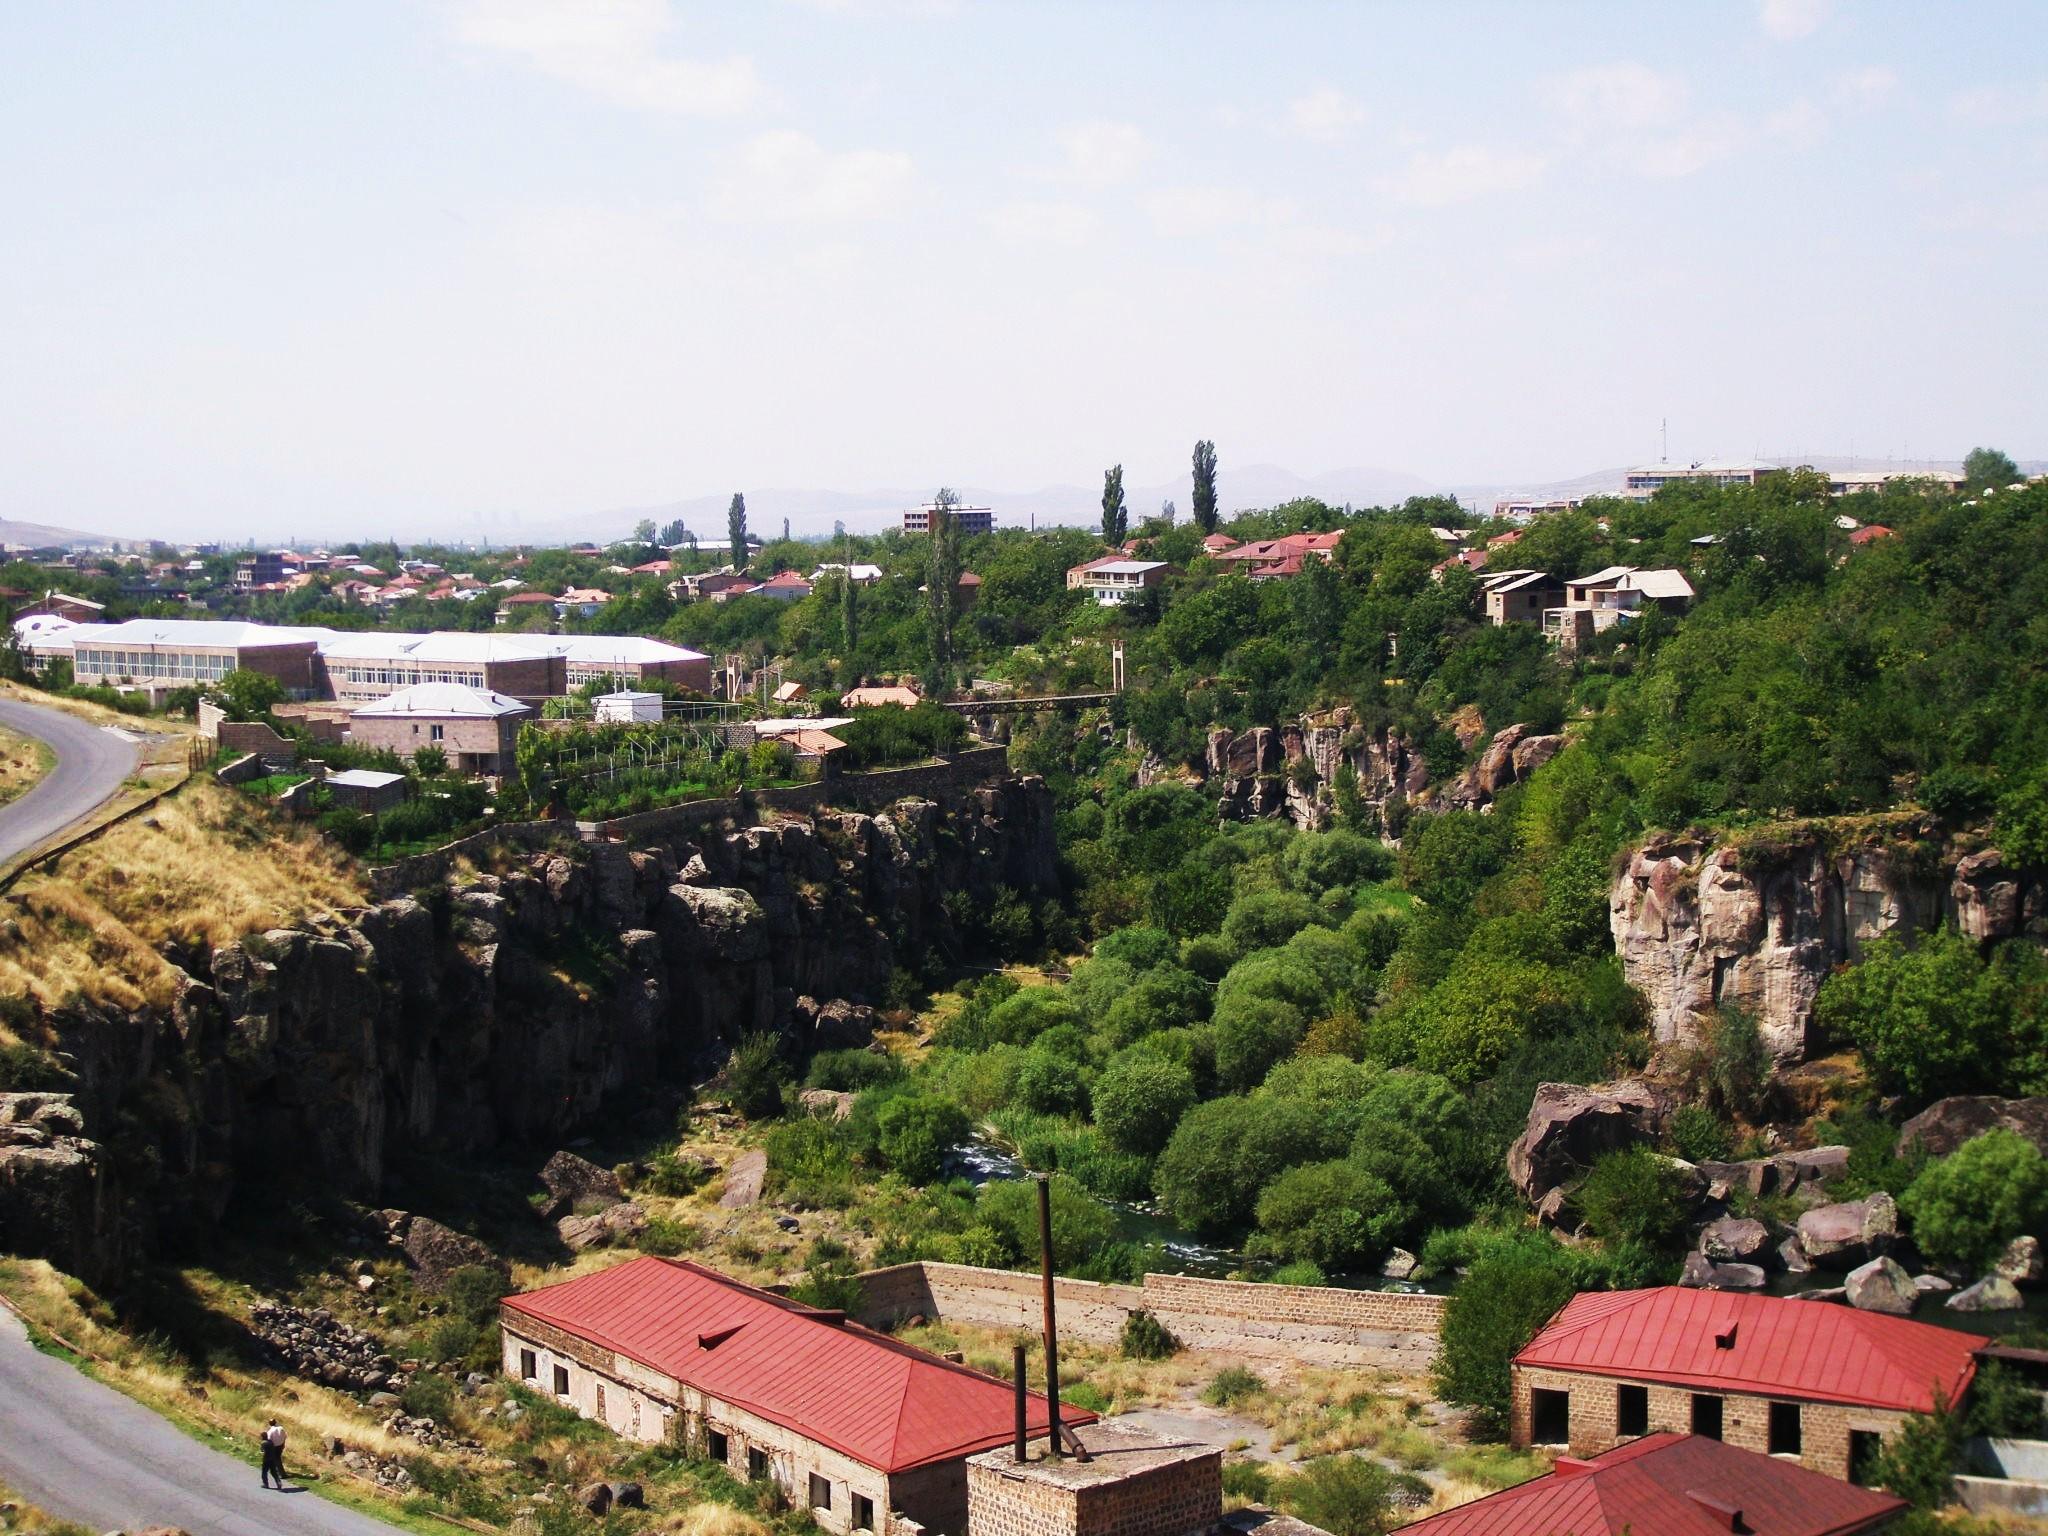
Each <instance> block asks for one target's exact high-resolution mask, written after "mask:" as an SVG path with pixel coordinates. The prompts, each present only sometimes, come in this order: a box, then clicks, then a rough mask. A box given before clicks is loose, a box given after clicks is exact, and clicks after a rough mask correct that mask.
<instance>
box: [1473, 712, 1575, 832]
mask: <svg viewBox="0 0 2048 1536" xmlns="http://www.w3.org/2000/svg"><path fill="white" fill-rule="evenodd" d="M1563 750H1564V737H1562V736H1544V735H1539V734H1537V733H1536V732H1534V731H1532V730H1530V728H1529V727H1528V726H1526V725H1511V726H1509V727H1508V728H1507V729H1506V730H1504V731H1500V732H1498V733H1496V734H1495V736H1494V738H1493V740H1492V741H1491V742H1489V743H1488V744H1487V747H1486V750H1485V751H1484V752H1482V753H1480V754H1479V761H1478V762H1476V763H1474V764H1473V765H1472V766H1471V767H1470V768H1467V769H1466V770H1465V771H1464V772H1463V773H1462V774H1460V775H1459V776H1458V777H1457V778H1456V779H1455V780H1454V781H1453V782H1452V783H1451V784H1450V785H1449V787H1447V788H1446V789H1445V790H1444V792H1443V803H1444V804H1445V805H1448V806H1451V807H1453V808H1454V809H1457V810H1468V811H1470V810H1479V809H1481V808H1482V807H1484V806H1488V805H1491V804H1492V803H1493V798H1494V796H1496V795H1498V794H1499V793H1500V792H1501V791H1502V790H1504V789H1510V788H1512V787H1513V786H1515V785H1517V784H1519V783H1521V782H1522V781H1523V780H1524V779H1526V778H1528V777H1529V775H1530V774H1532V773H1534V772H1535V771H1536V770H1537V769H1538V768H1541V767H1542V766H1543V765H1544V764H1545V763H1547V762H1549V761H1550V760H1551V759H1552V758H1553V757H1555V756H1557V754H1558V753H1559V752H1561V751H1563Z"/></svg>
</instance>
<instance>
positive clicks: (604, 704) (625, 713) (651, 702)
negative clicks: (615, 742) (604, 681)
mask: <svg viewBox="0 0 2048 1536" xmlns="http://www.w3.org/2000/svg"><path fill="white" fill-rule="evenodd" d="M595 709H596V713H597V718H598V720H599V722H600V723H602V724H609V725H637V724H641V723H644V722H647V721H659V720H660V719H661V695H660V694H658V693H601V694H599V695H598V696H597V699H596V701H595Z"/></svg>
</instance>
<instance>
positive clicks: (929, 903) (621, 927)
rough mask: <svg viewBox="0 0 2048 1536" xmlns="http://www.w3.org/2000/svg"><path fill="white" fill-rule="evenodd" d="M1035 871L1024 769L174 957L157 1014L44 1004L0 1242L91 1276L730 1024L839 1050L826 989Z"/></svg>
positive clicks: (669, 1052) (686, 1066) (1034, 802)
mask: <svg viewBox="0 0 2048 1536" xmlns="http://www.w3.org/2000/svg"><path fill="white" fill-rule="evenodd" d="M1054 859H1055V849H1054V842H1053V804H1052V797H1051V795H1050V794H1049V793H1048V792H1047V790H1046V788H1045V786H1044V784H1043V783H1042V782H1041V781H1038V780H1036V779H1023V780H1017V781H1013V782H1008V783H1003V784H999V785H995V786H992V787H988V788H984V789H980V790H977V791H974V792H973V793H972V794H970V795H968V796H965V797H964V798H962V799H960V800H959V801H957V802H955V803H952V804H949V805H945V806H941V805H939V804H936V803H933V802H931V801H925V800H909V801H904V802H902V803H899V804H898V805H896V806H895V807H893V808H891V809H890V810H888V811H886V812H883V813H881V814H879V815H874V816H869V815H863V814H858V813H851V812H832V811H825V812H820V813H819V814H818V815H817V816H816V817H814V818H808V819H792V820H786V821H781V822H778V823H776V824H773V825H759V826H746V827H737V828H732V829H729V830H723V831H716V832H712V831H706V830H703V829H698V830H695V831H693V832H692V833H691V834H690V836H689V837H688V838H687V839H685V838H682V837H678V838H675V839H671V840H663V841H651V842H649V843H648V844H647V845H645V846H642V847H637V848H628V847H625V846H621V845H616V844H612V845H586V846H579V847H573V848H564V849H562V850H559V851H545V852H540V853H533V854H521V855H518V856H517V857H515V858H512V859H511V860H510V862H509V863H507V864H506V865H505V866H503V867H502V868H501V869H500V870H499V871H498V872H497V873H493V874H483V875H475V876H471V877H469V878H466V879H461V880H456V881H451V882H449V883H448V884H447V885H446V886H444V887H440V888H436V889H433V890H430V891H426V892H421V893H417V894H416V895H414V896H407V897H401V898H399V899H397V900H392V901H387V902H383V903H381V904H380V905H377V906H374V907H370V908H366V909H363V910H360V911H354V912H349V913H344V914H341V915H340V917H339V918H338V920H335V921H331V922H328V923H323V924H317V925H311V926H307V927H304V928H289V929H275V930H272V931H270V932H268V933H264V934H258V935H252V936H251V937H249V938H247V939H244V940H243V941H241V942H239V943H236V944H230V945H227V946H225V947H224V948H221V949H219V950H216V951H214V952H212V953H210V954H207V955H203V956H197V957H192V958H191V960H190V962H189V963H188V965H187V970H188V976H187V980H186V981H185V983H184V985H183V987H182V989H181V991H180V993H179V995H178V997H177V1000H176V1002H175V1004H174V1005H173V1006H172V1007H171V1008H170V1009H169V1010H167V1011H166V1012H164V1013H162V1014H156V1013H138V1014H121V1013H111V1012H103V1011H96V1010H90V1009H80V1010H75V1011H72V1012H69V1013H67V1014H66V1015H64V1016H63V1017H61V1018H60V1019H58V1020H57V1021H56V1023H57V1027H58V1032H59V1036H60V1039H61V1042H62V1045H63V1048H64V1051H65V1053H66V1055H67V1056H68V1058H69V1060H70V1063H71V1065H72V1069H73V1071H74V1073H75V1075H76V1077H77V1085H76V1091H75V1093H73V1094H72V1095H70V1096H69V1097H68V1098H66V1097H62V1096H60V1097H59V1098H58V1099H56V1100H52V1099H50V1097H49V1096H47V1095H34V1096H27V1095H25V1096H21V1099H22V1101H23V1102H21V1103H19V1104H17V1105H14V1106H12V1107H11V1108H6V1110H5V1113H0V1121H6V1122H8V1123H6V1124H0V1248H13V1249H15V1250H16V1251H22V1252H39V1253H47V1254H48V1255H49V1256H50V1257H52V1258H53V1259H54V1260H56V1261H57V1262H60V1263H62V1264H64V1265H65V1267H67V1268H70V1269H72V1270H74V1271H75V1272H78V1273H82V1274H86V1275H89V1276H90V1275H96V1274H98V1275H104V1274H106V1273H109V1272H111V1271H112V1270H113V1269H115V1268H116V1267H117V1266H118V1264H119V1263H120V1262H121V1259H122V1257H123V1249H124V1247H128V1246H132V1245H135V1244H142V1245H145V1246H146V1245H147V1244H149V1243H150V1242H152V1241H153V1240H154V1239H155V1238H156V1237H157V1236H158V1235H160V1234H162V1233H165V1232H167V1231H170V1230H174V1229H180V1228H183V1229H198V1230H203V1229H204V1228H205V1227H206V1226H207V1225H208V1224H210V1223H211V1222H213V1221H214V1220H216V1219H217V1218H218V1216H219V1214H220V1212H221V1210H222V1209H223V1207H224V1206H225V1204H226V1202H227V1200H228V1199H229V1198H230V1197H231V1195H232V1194H233V1193H234V1191H235V1189H236V1188H237V1186H238V1184H240V1183H241V1182H243V1181H245V1180H247V1179H249V1178H250V1177H252V1176H257V1175H260V1174H261V1173H262V1171H264V1170H266V1169H283V1170H286V1171H288V1172H289V1173H290V1174H293V1175H305V1176H310V1177H312V1178H313V1179H315V1180H317V1181H318V1182H319V1183H320V1184H321V1185H323V1186H324V1187H327V1188H330V1189H332V1190H334V1191H336V1192H338V1193H341V1194H344V1195H348V1196H351V1197H354V1198H358V1199H365V1200H367V1199H372V1198H374V1197H375V1196H376V1194H377V1193H378V1191H379V1189H380V1187H381V1185H382V1183H383V1180H384V1175H385V1169H386V1166H387V1162H388V1160H389V1159H390V1158H391V1157H392V1156H393V1155H394V1154H396V1153H399V1152H401V1151H406V1150H431V1149H449V1150H455V1151H466V1150H475V1149H481V1148H488V1147H490V1146H493V1145H495V1144H499V1143H522V1142H534V1143H539V1142H547V1141H553V1140H558V1139H559V1138H560V1137H561V1136H563V1135H564V1134H565V1133H566V1132H568V1131H570V1130H571V1129H573V1128H574V1127H576V1126H577V1125H579V1124H581V1123H586V1122H588V1121H589V1120H590V1119H591V1118H592V1117H594V1116H596V1115H597V1114H598V1113H599V1112H600V1111H601V1110H602V1109H603V1108H604V1107H605V1105H606V1103H607V1101H608V1100H609V1099H611V1098H612V1097H613V1096H614V1095H616V1094H618V1093H620V1092H621V1090H625V1089H628V1088H633V1087H639V1086H644V1085H646V1084H648V1083H650V1082H654V1081H659V1080H664V1079H666V1080H669V1081H680V1080H682V1079H684V1078H686V1077H688V1076H690V1075H693V1074H701V1073H702V1072H704V1071H706V1070H709V1069H710V1068H712V1067H714V1066H715V1065H716V1064H717V1062H718V1061H719V1060H720V1059H721V1058H722V1056H723V1054H724V1052H725V1050H726V1049H727V1047H728V1046H729V1044H730V1043H731V1042H732V1041H734V1040H735V1039H737V1038H738V1037H739V1036H740V1035H742V1034H744V1033H747V1032H749V1031H753V1030H764V1029H767V1030H774V1029H780V1030H785V1031H788V1032H790V1033H791V1034H796V1033H799V1032H802V1031H805V1030H810V1031H816V1032H817V1035H818V1039H819V1040H820V1041H822V1042H824V1043H830V1044H843V1043H847V1042H846V1040H845V1031H846V1023H847V1020H848V1018H849V1017H858V1015H859V1013H860V1012H861V1010H858V1009H849V1008H847V1007H844V1006H834V1005H832V1004H831V1002H830V1000H840V999H850V1000H852V1001H853V1002H855V1003H859V1002H879V1001H880V997H881V993H882V990H883V988H884V987H885V986H886V985H887V982H888V979H889V976H890V973H891V970H892V968H893V967H894V966H895V965H896V964H898V963H899V957H902V956H913V957H914V956H918V955H921V954H922V953H923V952H924V951H925V950H927V949H929V948H931V947H934V946H936V947H939V948H940V949H942V950H944V949H946V948H948V947H949V946H953V945H954V944H955V943H956V942H957V936H956V935H955V933H954V932H953V920H952V918H951V916H950V915H949V913H948V910H947V901H946V898H947V897H949V896H951V895H953V894H954V893H964V895H965V896H966V897H967V899H968V900H969V901H970V902H973V903H974V904H976V905H980V906H985V905H987V904H988V903H989V902H990V901H992V900H993V899H994V897H995V896H996V894H997V893H998V890H999V888H1001V887H1004V886H1008V887H1011V888H1015V889H1017V890H1020V891H1024V892H1027V893H1031V894H1033V895H1036V896H1043V895H1045V894H1049V893H1050V892H1051V890H1052V889H1053V887H1054V884H1055V879H1056V876H1055V865H1054ZM820 1000H827V1001H825V1002H821V1001H820ZM828 1028H830V1029H832V1030H834V1031H836V1033H835V1035H834V1037H833V1038H832V1039H830V1040H829V1041H827V1040H825V1034H824V1032H825V1031H826V1030H827V1029H828ZM30 1100H33V1102H29V1101H30ZM10 1125H12V1126H14V1127H17V1128H16V1129H12V1130H10V1129H9V1127H10ZM116 1211H118V1212H120V1213H121V1214H120V1216H119V1218H118V1219H117V1218H116V1217H115V1215H114V1214H113V1213H114V1212H116Z"/></svg>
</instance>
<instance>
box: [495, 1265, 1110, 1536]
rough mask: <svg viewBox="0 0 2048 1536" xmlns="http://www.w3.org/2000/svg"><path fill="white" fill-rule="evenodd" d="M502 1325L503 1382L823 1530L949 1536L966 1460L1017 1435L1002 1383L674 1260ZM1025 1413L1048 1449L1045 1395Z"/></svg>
mask: <svg viewBox="0 0 2048 1536" xmlns="http://www.w3.org/2000/svg"><path fill="white" fill-rule="evenodd" d="M499 1321H500V1324H501V1327H502V1334H503V1344H504V1367H505V1371H506V1373H507V1374H508V1375H511V1376H513V1377H515V1378H517V1379H519V1380H522V1381H524V1382H526V1384H527V1385H528V1386H530V1387H532V1388H533V1389H534V1390H535V1391H539V1392H546V1393H549V1394H550V1395H552V1396H553V1397H554V1398H556V1399H557V1400H558V1401H560V1402H562V1403H564V1404H566V1405H567V1406H569V1407H572V1408H574V1409H575V1410H576V1411H577V1412H578V1413H580V1414H582V1415H583V1416H584V1417H585V1418H588V1419H596V1420H598V1421H599V1422H601V1423H603V1424H605V1425H607V1426H608V1427H609V1428H611V1429H612V1430H613V1431H615V1432H616V1433H618V1434H621V1435H625V1436H628V1437H630V1438H632V1439H636V1440H645V1441H650V1442H656V1441H671V1442H678V1443H684V1444H690V1445H694V1446H695V1447H697V1448H698V1449H699V1450H700V1451H701V1452H702V1453H703V1454H705V1455H707V1456H709V1457H711V1458H712V1459H713V1460H716V1461H722V1462H724V1463H725V1464H726V1465H727V1466H728V1467H730V1468H731V1470H732V1471H733V1473H734V1474H735V1475H736V1476H739V1477H743V1478H749V1479H758V1478H763V1477H772V1478H774V1479H775V1481H776V1482H778V1483H780V1484H781V1485H782V1486H783V1488H784V1489H786V1490H787V1491H788V1493H789V1497H790V1500H791V1501H792V1502H793V1503H794V1504H796V1505H797V1507H799V1508H808V1509H809V1510H810V1512H811V1514H812V1516H813V1517H814V1518H815V1519H816V1520H817V1522H818V1524H819V1525H821V1526H823V1527H824V1528H826V1529H827V1530H832V1531H846V1532H852V1531H870V1532H873V1533H874V1536H910V1533H911V1532H912V1531H913V1529H914V1527H922V1528H923V1529H925V1530H929V1531H932V1532H935V1533H937V1532H945V1533H948V1536H959V1533H963V1532H965V1530H966V1529H967V1458H968V1457H970V1456H972V1455H974V1454H975V1453H977V1452H980V1451H986V1450H989V1449H991V1448H993V1447H995V1446H998V1445H1005V1444H1008V1443H1009V1442H1010V1439H1011V1437H1012V1434H1013V1433H1014V1429H1015V1423H1016V1417H1015V1399H1014V1395H1013V1388H1012V1386H1011V1384H1010V1383H1009V1382H1006V1381H999V1380H997V1379H996V1378H995V1377H993V1376H988V1375H984V1374H983V1373H982V1372H980V1371H976V1370H971V1369H969V1368H968V1367H967V1366H964V1365H957V1364H954V1363H953V1362H952V1361H949V1360H942V1359H940V1358H939V1357H938V1356H936V1355H931V1354H927V1353H926V1352H925V1351H923V1350H921V1349H913V1348H911V1347H910V1346H909V1345H907V1344H901V1343H898V1342H897V1341H896V1340H894V1339H892V1338H890V1337H889V1336H888V1335H887V1334H881V1333H875V1332H872V1331H870V1330H869V1329H866V1328H863V1327H861V1326H860V1325H859V1324H857V1323H852V1322H849V1321H847V1319H846V1317H845V1316H844V1314H842V1313H838V1312H825V1311H819V1310H817V1309H815V1308H812V1307H806V1306H803V1305H800V1304H799V1303H797V1302H794V1301H791V1300H789V1299H788V1298H787V1297H783V1296H776V1295H773V1294H771V1293H770V1292H767V1291H762V1290H756V1289H755V1288H754V1287H753V1286H750V1285H742V1284H741V1283H740V1282H739V1281H737V1280H732V1279H729V1278H727V1277H726V1276H724V1275H721V1274H719V1273H717V1272H716V1271H715V1270H710V1269H706V1268H704V1267H703V1266H702V1265H699V1264H692V1263H689V1262H688V1261H686V1260H682V1259H660V1258H652V1257H642V1258H636V1259H631V1260H629V1261H627V1262H626V1263H624V1264H621V1265H619V1266H618V1267H617V1268H614V1269H607V1270H603V1271H601V1272H599V1273H597V1274H593V1275H584V1276H581V1277H580V1278H578V1279H575V1280H569V1281H566V1282H564V1283H563V1284H561V1285H553V1286H548V1287H546V1288H545V1289H542V1290H538V1291H528V1292H525V1293H524V1294H522V1295H518V1296H508V1297H506V1298H505V1300H504V1303H503V1304H502V1306H501V1308H500V1311H499ZM1026 1416H1027V1419H1028V1422H1029V1425H1030V1431H1029V1432H1030V1433H1031V1434H1033V1435H1037V1436H1041V1437H1042V1436H1043V1435H1044V1434H1045V1433H1046V1430H1047V1427H1048V1418H1049V1416H1048V1414H1047V1405H1046V1400H1045V1397H1044V1395H1043V1394H1041V1393H1035V1392H1034V1393H1032V1394H1030V1395H1029V1397H1028V1399H1027V1414H1026ZM1060 1416H1061V1418H1062V1419H1063V1420H1067V1421H1068V1422H1071V1423H1087V1422H1089V1421H1090V1420H1092V1418H1093V1417H1094V1416H1093V1415H1092V1414H1088V1413H1084V1412H1081V1411H1080V1410H1078V1409H1073V1408H1067V1409H1064V1410H1063V1411H1062V1412H1061V1415H1060Z"/></svg>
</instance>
